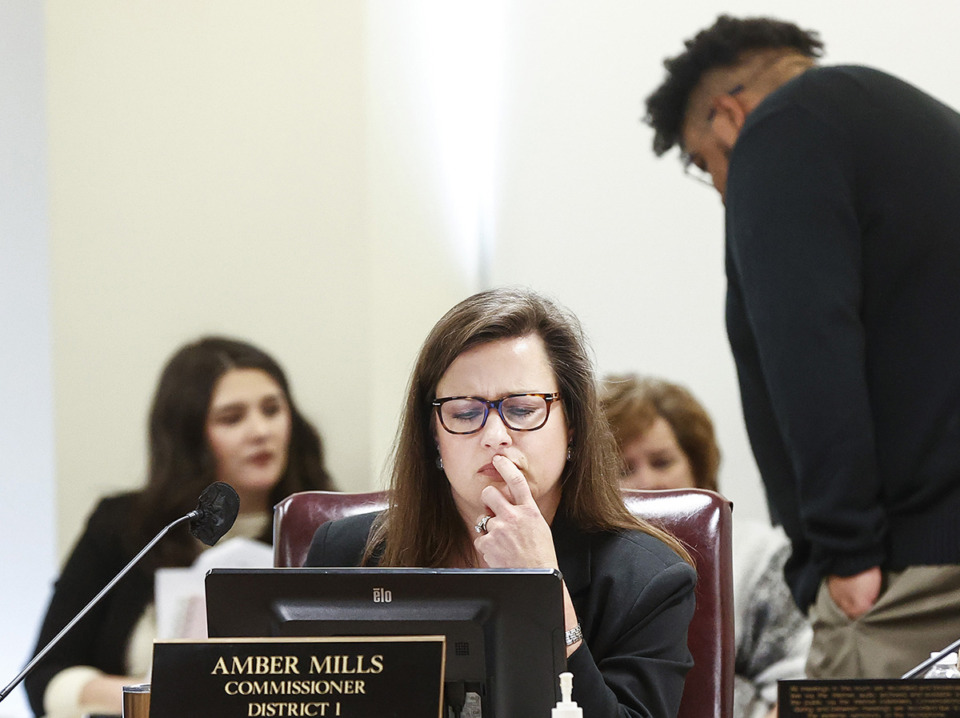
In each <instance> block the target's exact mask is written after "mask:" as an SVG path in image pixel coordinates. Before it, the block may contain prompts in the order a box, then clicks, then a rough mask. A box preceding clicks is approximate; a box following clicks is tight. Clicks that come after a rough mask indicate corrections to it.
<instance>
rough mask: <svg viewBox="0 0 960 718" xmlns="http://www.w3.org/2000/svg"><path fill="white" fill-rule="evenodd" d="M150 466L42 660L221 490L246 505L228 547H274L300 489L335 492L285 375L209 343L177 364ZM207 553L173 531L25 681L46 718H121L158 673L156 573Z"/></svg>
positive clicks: (56, 620)
mask: <svg viewBox="0 0 960 718" xmlns="http://www.w3.org/2000/svg"><path fill="white" fill-rule="evenodd" d="M149 442H150V464H149V472H148V478H147V484H146V486H144V487H143V488H142V489H141V490H139V491H136V492H132V493H125V494H121V495H118V496H110V497H107V498H105V499H103V500H102V501H101V502H100V503H99V504H98V505H97V508H96V509H95V510H94V512H93V514H92V515H91V516H90V519H89V521H88V522H87V526H86V529H85V530H84V532H83V535H82V536H81V537H80V539H79V540H78V541H77V544H76V546H75V547H74V549H73V551H72V552H71V554H70V558H69V559H68V560H67V563H66V565H65V566H64V568H63V571H62V572H61V574H60V577H59V578H58V579H57V583H56V587H55V589H54V593H53V598H52V599H51V601H50V606H49V608H48V609H47V614H46V616H45V617H44V620H43V627H42V628H41V630H40V637H39V640H38V641H37V651H39V650H40V649H41V648H42V647H43V646H45V645H46V644H47V643H48V642H49V641H50V639H52V638H53V637H54V636H55V635H56V634H57V633H59V632H60V630H61V629H62V628H63V626H64V625H66V624H67V622H69V621H70V620H71V619H72V618H73V617H74V616H75V615H76V614H77V613H79V612H80V610H81V609H82V608H83V607H84V606H85V605H86V604H87V603H88V602H89V601H90V599H92V598H93V597H94V596H95V595H96V594H97V593H99V591H100V589H102V588H103V587H104V586H105V585H106V584H107V583H108V582H109V581H110V580H111V579H112V578H113V577H114V576H115V575H116V574H117V573H119V572H120V570H121V569H122V568H123V567H124V566H126V564H127V563H129V562H130V560H131V559H132V558H133V557H134V556H135V555H136V554H137V553H138V552H139V551H140V549H142V548H143V546H144V545H146V544H147V543H148V542H149V541H150V539H152V538H153V537H154V535H156V534H157V533H158V532H159V531H160V530H161V529H162V528H163V527H164V526H166V525H167V524H169V523H170V522H171V521H174V520H175V519H177V518H179V517H181V516H183V515H184V514H186V513H187V512H189V511H191V510H193V509H194V508H195V507H196V505H197V496H199V495H200V492H201V491H203V489H204V488H206V487H207V486H208V485H209V484H210V483H211V482H213V481H223V482H226V483H228V484H230V485H231V486H232V487H233V488H234V489H236V491H237V494H238V495H239V497H240V515H239V516H238V517H237V521H236V523H235V524H234V526H233V528H232V529H231V530H230V532H229V533H228V534H227V538H231V537H236V536H243V537H245V538H251V539H260V540H261V541H264V542H266V543H269V542H270V541H271V538H272V509H273V505H274V504H275V503H276V502H278V501H279V500H280V499H282V498H284V497H285V496H288V495H289V494H291V493H294V492H296V491H305V490H310V489H332V488H333V486H332V482H331V480H330V476H329V475H328V474H327V471H326V469H325V468H324V460H323V445H322V443H321V441H320V436H319V434H318V433H317V431H316V429H315V428H314V427H313V425H311V424H310V423H309V422H308V421H307V420H306V419H305V418H304V417H303V415H302V414H301V413H300V411H299V410H298V409H297V406H296V404H295V403H294V400H293V396H292V395H291V393H290V386H289V384H288V383H287V378H286V375H285V374H284V372H283V369H282V368H281V367H280V365H279V364H278V363H277V362H276V361H275V360H274V359H273V358H272V357H271V356H269V355H268V354H266V353H265V352H263V351H262V350H260V349H258V348H257V347H255V346H253V345H251V344H248V343H246V342H242V341H237V340H234V339H227V338H223V337H204V338H202V339H199V340H197V341H195V342H191V343H189V344H187V345H186V346H184V347H181V348H180V349H179V350H178V351H177V352H176V353H175V354H174V355H173V356H172V357H171V358H170V360H169V361H168V362H167V365H166V367H165V368H164V370H163V373H162V374H161V376H160V382H159V384H158V386H157V392H156V395H155V396H154V399H153V406H152V408H151V410H150V421H149ZM203 548H204V547H203V545H202V544H201V543H200V542H199V541H198V540H196V539H195V538H193V536H191V535H190V533H189V531H188V530H187V527H186V526H180V527H178V528H176V529H174V530H173V531H171V532H170V533H169V534H168V535H167V536H166V537H165V538H164V540H163V541H161V542H160V543H159V544H157V546H156V547H155V548H154V549H153V550H152V551H151V552H150V553H149V554H148V555H147V556H145V557H144V559H143V560H142V561H141V562H140V563H139V564H138V565H137V566H136V567H135V568H134V569H133V570H132V571H131V572H130V573H129V574H127V575H126V576H125V577H124V578H123V580H122V581H120V582H119V583H118V584H117V586H116V587H115V588H114V590H113V591H111V592H110V593H109V594H108V595H107V596H106V597H105V598H104V600H102V601H101V602H100V603H98V604H97V606H96V607H95V608H94V609H93V610H92V611H91V612H90V613H88V614H87V615H86V616H85V617H84V618H83V620H82V621H80V622H79V623H77V625H76V626H74V628H73V630H71V631H70V632H69V633H68V634H67V635H66V636H65V637H64V639H63V640H62V641H60V643H58V644H57V646H56V648H54V649H53V650H52V651H51V652H50V653H49V654H48V655H47V656H46V658H44V660H43V661H41V662H40V663H39V664H37V668H36V670H35V671H34V672H33V673H32V674H31V675H30V676H28V677H27V678H26V681H25V685H26V689H27V695H28V696H29V698H30V705H31V707H32V709H33V711H34V713H35V715H37V716H42V715H46V716H47V717H48V718H80V716H81V715H83V714H85V713H111V714H119V713H120V712H121V697H122V686H124V685H125V684H130V683H139V682H141V681H143V680H144V677H145V675H146V674H147V673H148V672H149V670H150V661H151V659H152V655H153V654H152V646H153V639H154V637H155V636H156V614H155V611H154V608H153V588H154V573H155V571H156V569H158V568H167V567H174V566H189V565H191V564H192V563H193V561H194V560H195V559H196V558H197V556H198V555H199V554H200V552H201V550H202V549H203Z"/></svg>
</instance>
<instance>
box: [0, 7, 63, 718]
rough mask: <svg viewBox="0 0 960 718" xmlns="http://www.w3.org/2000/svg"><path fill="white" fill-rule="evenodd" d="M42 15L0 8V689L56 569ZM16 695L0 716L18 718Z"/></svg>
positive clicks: (25, 645) (22, 705)
mask: <svg viewBox="0 0 960 718" xmlns="http://www.w3.org/2000/svg"><path fill="white" fill-rule="evenodd" d="M43 58H44V43H43V8H42V6H41V5H39V4H37V3H34V2H30V0H17V1H12V0H11V1H10V2H3V3H0V97H3V104H2V108H3V109H2V110H0V575H2V577H3V579H2V580H3V589H2V590H0V646H2V648H0V687H5V686H6V685H7V684H8V683H9V682H10V681H11V680H13V678H14V676H16V675H17V674H18V673H19V672H20V669H21V668H23V666H24V664H25V663H26V662H27V660H28V659H29V658H30V649H31V648H32V647H33V642H34V640H35V634H36V630H37V625H38V624H39V621H40V617H41V616H42V611H43V606H44V604H45V603H46V601H47V597H48V592H49V587H50V581H51V579H52V577H53V575H54V573H55V569H56V557H55V548H56V545H55V541H56V512H55V511H54V490H55V487H54V472H53V457H54V440H53V439H54V437H53V397H52V390H51V348H50V283H49V272H50V268H49V257H48V252H47V234H48V224H47V167H46V111H45V107H44V90H43V88H44V82H43V81H44V70H43ZM26 715H28V713H27V705H26V697H25V694H24V693H23V689H22V688H18V689H17V690H16V691H14V692H13V693H12V694H10V697H9V698H7V699H6V700H5V701H4V702H3V703H2V704H0V716H7V717H9V716H26Z"/></svg>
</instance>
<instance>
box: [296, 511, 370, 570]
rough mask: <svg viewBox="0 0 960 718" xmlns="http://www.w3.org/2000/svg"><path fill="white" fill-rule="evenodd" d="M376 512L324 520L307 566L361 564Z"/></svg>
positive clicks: (335, 566)
mask: <svg viewBox="0 0 960 718" xmlns="http://www.w3.org/2000/svg"><path fill="white" fill-rule="evenodd" d="M376 517H377V513H376V512H372V513H368V514H360V515H358V516H349V517H347V518H344V519H339V520H337V521H328V522H327V523H325V524H321V525H320V528H318V529H317V531H316V533H315V534H314V535H313V541H311V543H310V551H309V552H308V553H307V560H306V561H305V562H304V564H303V565H304V566H317V567H323V568H337V567H351V566H359V565H360V564H361V563H362V561H363V553H364V549H365V547H366V545H367V536H368V535H369V533H370V527H371V526H372V525H373V521H374V519H375V518H376Z"/></svg>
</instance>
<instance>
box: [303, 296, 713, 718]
mask: <svg viewBox="0 0 960 718" xmlns="http://www.w3.org/2000/svg"><path fill="white" fill-rule="evenodd" d="M393 458H394V460H393V470H392V481H391V487H390V488H391V493H390V506H389V508H388V509H387V510H386V511H385V512H383V513H381V514H367V515H364V516H359V517H351V518H347V519H342V520H340V521H334V522H331V523H327V524H324V525H323V526H321V527H320V529H319V530H318V531H317V534H316V536H315V537H314V540H313V544H312V547H311V551H310V555H309V557H308V559H307V565H312V566H352V565H379V566H413V567H427V568H469V567H492V568H554V569H559V570H560V571H561V573H562V574H563V609H564V619H565V625H564V629H565V631H566V643H567V665H568V668H569V670H570V671H571V672H572V673H573V674H574V677H575V678H574V685H573V698H574V700H575V701H576V702H577V703H579V705H580V706H581V707H582V708H583V712H584V715H587V716H590V717H591V718H612V717H613V716H674V715H676V713H677V708H678V706H679V704H680V697H681V693H682V692H683V683H684V676H685V675H686V672H687V671H688V670H689V668H690V666H691V664H692V660H691V657H690V652H689V650H688V649H687V626H688V624H689V622H690V618H691V616H692V614H693V609H694V602H695V598H694V585H695V583H696V573H695V571H694V569H693V567H692V566H691V565H690V563H689V557H688V556H687V553H686V551H685V550H684V548H683V547H682V546H681V545H680V544H679V542H678V541H676V539H674V538H673V537H672V536H670V535H668V534H666V533H664V532H663V531H660V530H658V529H657V528H655V527H653V526H651V525H649V524H647V523H645V522H643V521H640V520H638V519H637V518H635V517H634V516H632V515H631V514H630V513H629V512H628V511H627V509H626V508H625V506H624V504H623V501H622V499H621V497H620V493H619V487H618V484H617V480H618V478H619V471H618V468H619V460H618V457H617V454H616V447H615V445H614V442H613V438H612V437H611V435H610V432H609V430H608V428H607V425H606V422H605V421H604V420H603V418H602V416H601V413H600V406H599V403H598V400H597V390H596V384H595V375H594V372H593V367H592V365H591V362H590V359H589V357H588V354H587V350H586V345H585V339H584V337H583V335H582V332H581V329H580V325H579V323H578V322H577V320H576V319H575V318H574V317H573V316H572V315H570V314H569V313H567V312H565V311H563V310H561V309H560V308H559V307H558V306H556V305H555V304H554V303H552V302H550V301H548V300H546V299H544V298H542V297H540V296H538V295H537V294H534V293H532V292H528V291H522V290H508V289H499V290H491V291H487V292H482V293H480V294H476V295H474V296H472V297H469V298H468V299H466V300H464V301H463V302H461V303H460V304H458V305H457V306H455V307H454V308H453V309H451V310H450V311H449V312H447V314H446V315H444V316H443V317H442V318H441V319H440V321H439V322H438V323H437V324H436V326H434V328H433V330H432V331H431V332H430V334H429V336H428V337H427V339H426V341H425V342H424V344H423V347H422V348H421V350H420V355H419V357H418V359H417V362H416V367H415V368H414V371H413V376H412V378H411V380H410V385H409V389H408V393H407V400H406V405H405V408H404V411H403V417H402V419H401V425H400V432H399V436H398V440H397V443H396V447H395V451H394V457H393Z"/></svg>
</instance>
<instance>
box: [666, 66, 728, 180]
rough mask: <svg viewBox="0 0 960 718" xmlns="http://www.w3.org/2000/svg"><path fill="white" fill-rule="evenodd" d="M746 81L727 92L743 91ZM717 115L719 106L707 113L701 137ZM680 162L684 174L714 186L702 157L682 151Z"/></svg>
mask: <svg viewBox="0 0 960 718" xmlns="http://www.w3.org/2000/svg"><path fill="white" fill-rule="evenodd" d="M743 89H744V83H740V84H739V85H737V86H736V87H734V88H732V89H730V90H728V91H727V93H726V94H728V95H730V96H733V95H736V94H739V93H740V92H743ZM716 116H717V108H716V107H711V108H710V111H709V112H708V113H707V123H706V125H704V127H703V131H702V132H701V133H700V137H701V138H702V137H703V135H705V134H706V133H707V130H709V129H710V126H711V125H712V124H713V120H714V119H715V118H716ZM680 163H681V164H682V165H683V174H684V175H685V176H687V177H689V178H690V179H692V180H696V181H697V182H700V183H701V184H705V185H707V186H708V187H711V188H712V187H713V186H714V185H713V176H712V175H711V174H710V173H709V172H708V171H707V169H706V168H705V167H703V166H702V165H701V164H700V158H699V156H698V155H696V154H694V153H691V152H687V151H683V152H681V153H680Z"/></svg>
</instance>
